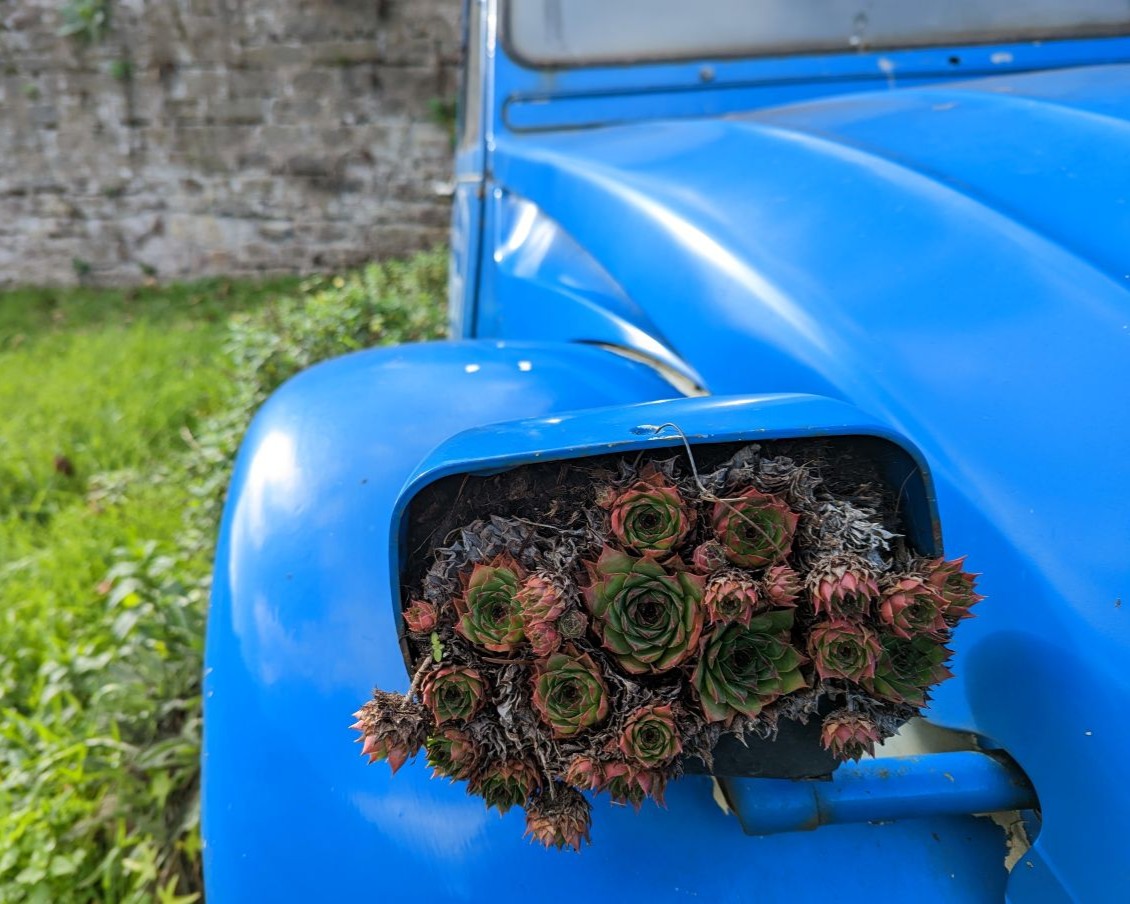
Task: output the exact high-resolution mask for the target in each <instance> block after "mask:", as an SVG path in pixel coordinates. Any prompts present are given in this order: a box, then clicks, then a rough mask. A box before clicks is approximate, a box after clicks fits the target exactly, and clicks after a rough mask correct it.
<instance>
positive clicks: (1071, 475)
mask: <svg viewBox="0 0 1130 904" xmlns="http://www.w3.org/2000/svg"><path fill="white" fill-rule="evenodd" d="M470 6H471V13H472V15H471V16H470V21H471V22H472V23H473V26H474V29H477V30H473V32H472V34H471V36H470V41H471V42H472V43H474V44H477V45H478V46H479V47H480V48H481V55H480V59H479V61H478V67H477V69H476V71H475V72H474V73H472V75H473V77H472V78H471V79H469V83H468V86H467V91H468V92H471V93H474V94H475V96H476V98H477V100H478V103H476V104H472V105H468V109H469V110H472V111H473V110H477V111H479V112H478V116H479V118H478V119H477V120H476V121H474V122H466V121H465V122H464V124H463V138H462V140H461V144H460V148H459V151H458V153H457V176H458V178H457V183H456V197H455V204H454V224H453V259H452V261H453V262H452V296H451V303H452V324H453V334H454V335H453V338H452V340H451V341H447V342H439V343H431V344H424V345H417V346H404V347H399V348H389V349H380V350H372V351H367V352H361V353H357V354H353V355H349V356H346V357H344V358H341V359H337V360H335V361H331V362H328V363H326V364H322V365H319V366H317V367H315V368H312V369H311V370H309V371H307V372H305V373H303V374H301V375H299V376H298V377H296V378H294V379H293V380H292V381H291V382H289V383H288V384H286V385H285V386H284V387H283V388H282V389H280V390H279V391H278V392H277V393H276V395H275V396H274V397H273V398H272V399H271V400H270V401H268V403H267V404H266V405H265V406H264V408H263V409H262V411H261V412H260V413H259V415H258V416H257V418H256V420H255V422H254V424H253V425H252V427H251V429H250V432H249V433H248V436H247V438H246V440H245V443H244V447H243V450H242V451H241V453H240V456H239V460H238V462H237V464H236V469H235V474H234V477H233V482H232V488H231V492H230V497H229V501H228V506H227V510H226V514H225V519H224V524H223V528H222V533H221V537H220V543H219V548H218V552H217V564H216V575H215V586H214V591H213V599H212V608H211V612H210V618H209V628H208V644H207V671H206V679H205V682H206V684H205V751H204V835H205V845H206V847H205V864H206V882H207V890H208V896H209V899H210V900H212V901H220V902H223V901H248V900H280V901H291V900H293V901H299V900H302V901H307V900H330V899H338V898H345V897H347V896H349V897H353V896H376V897H377V898H378V899H382V898H388V899H400V898H422V899H427V900H438V901H485V900H492V901H511V900H513V901H519V900H529V899H536V900H540V901H545V902H550V901H577V900H606V899H607V900H612V899H616V900H620V901H648V902H656V901H668V900H680V899H682V898H684V897H688V898H691V897H700V898H703V899H709V900H714V901H739V900H754V899H756V900H765V901H786V900H788V901H810V900H811V901H817V900H820V901H824V900H836V901H863V900H869V899H872V898H875V897H878V896H883V897H889V896H890V895H892V894H894V895H897V896H900V897H901V896H902V895H903V894H913V895H914V896H915V897H916V898H917V899H919V900H922V901H982V900H984V901H999V900H1002V899H1003V898H1005V897H1007V898H1008V899H1009V900H1012V901H1017V902H1021V901H1023V902H1036V901H1039V902H1043V901H1048V902H1052V901H1070V900H1075V901H1085V902H1103V901H1122V900H1126V899H1127V898H1128V897H1130V855H1128V854H1127V852H1126V839H1127V838H1128V837H1130V783H1128V782H1127V780H1126V774H1125V770H1124V769H1123V768H1122V757H1123V755H1125V751H1126V750H1127V749H1130V723H1128V720H1127V719H1126V714H1127V711H1128V709H1130V668H1128V667H1127V663H1128V662H1130V404H1128V403H1127V393H1128V391H1130V294H1128V292H1130V40H1128V39H1126V38H1117V37H1112V38H1091V39H1086V40H1080V39H1073V40H1062V41H1045V42H1029V43H1015V44H996V45H991V46H956V47H935V48H920V49H913V50H901V51H900V50H894V51H886V52H883V53H877V52H875V53H852V54H850V55H849V54H839V55H835V54H833V55H824V56H808V57H779V58H766V59H744V60H743V59H715V60H696V61H693V62H667V63H644V64H639V65H634V66H589V67H582V68H578V69H576V70H564V71H557V70H554V71H552V72H547V71H545V70H537V69H534V68H531V67H529V66H527V65H523V64H522V63H520V62H518V61H517V60H516V59H514V57H513V55H512V54H511V53H510V52H509V50H508V47H507V45H506V42H505V41H502V40H498V39H497V36H498V31H499V23H498V20H497V18H496V15H495V13H496V9H495V4H494V3H478V2H473V3H471V4H470ZM955 61H956V62H955ZM707 74H708V75H709V78H707V77H706V76H707ZM669 399H679V400H681V401H677V402H670V403H666V402H665V403H663V404H660V405H658V406H656V405H655V403H656V402H658V401H660V400H669ZM672 406H674V407H672ZM577 412H588V414H587V415H582V414H578V413H577ZM668 421H673V422H676V423H679V424H680V425H684V424H685V425H690V426H688V427H686V429H687V432H688V433H690V434H693V436H694V437H696V438H702V439H717V440H723V439H724V440H732V439H756V438H759V437H763V438H773V437H798V436H822V435H845V434H847V435H869V436H878V437H882V438H884V439H886V440H889V441H890V442H892V443H895V444H897V445H898V446H900V447H901V448H903V449H904V450H906V454H907V456H909V458H910V459H912V460H913V461H914V462H916V463H917V465H918V467H919V471H920V474H921V475H923V479H924V480H925V484H924V486H926V487H927V490H926V491H924V492H926V495H927V496H928V497H929V498H926V496H924V497H923V500H922V504H923V505H927V506H929V507H930V511H931V512H934V511H936V517H937V523H939V524H940V527H941V532H942V538H944V545H945V550H946V553H947V554H949V555H960V554H965V553H967V554H968V555H969V559H968V563H969V565H970V567H971V568H972V569H973V570H974V571H978V572H982V573H983V578H982V579H981V582H980V589H981V590H982V591H983V592H984V593H985V594H986V595H987V597H988V600H987V601H986V602H985V603H983V604H982V605H981V606H979V607H978V610H979V611H978V613H977V614H978V617H977V618H975V619H973V620H971V621H969V622H967V623H965V624H963V625H962V627H961V628H960V630H959V631H958V632H957V634H956V638H955V648H956V657H955V660H954V664H953V670H954V672H955V675H956V677H955V678H954V679H953V680H951V681H949V682H947V683H945V684H943V685H942V686H941V687H940V688H939V689H938V691H937V693H936V695H935V698H934V701H933V703H932V705H931V707H930V709H929V710H928V712H927V714H926V715H927V717H928V718H929V719H930V720H931V721H933V722H935V723H937V724H939V725H942V726H945V727H948V728H952V729H957V730H960V731H964V732H971V733H974V734H975V735H977V736H978V737H979V738H980V739H981V742H982V745H983V746H986V747H992V748H997V749H1000V750H1002V751H1004V752H1006V753H1007V755H1008V756H1009V757H1010V758H1011V759H1012V760H1013V761H1015V763H1016V764H1018V766H1019V767H1020V768H1021V769H1022V770H1023V772H1024V773H1025V774H1026V775H1027V777H1028V779H1029V780H1030V781H1031V783H1032V785H1033V786H1034V788H1035V791H1036V794H1037V795H1038V798H1039V817H1040V818H1039V826H1038V834H1037V835H1036V836H1035V838H1034V843H1033V844H1032V847H1031V848H1030V849H1029V850H1028V851H1027V852H1026V853H1025V854H1024V855H1023V857H1022V858H1021V859H1020V861H1019V862H1018V863H1017V864H1016V865H1015V866H1013V868H1012V870H1011V872H1009V871H1008V870H1006V868H1005V865H1004V856H1005V843H1004V837H1003V834H1002V832H1001V830H1000V828H998V826H997V825H996V824H994V823H992V822H990V821H989V820H987V819H985V818H979V817H974V816H972V815H938V814H936V813H934V814H931V813H928V812H925V811H924V812H923V813H922V814H921V815H915V814H913V813H911V814H909V815H908V816H907V817H906V818H903V819H900V820H898V821H895V822H888V823H884V824H867V823H862V824H848V825H832V826H825V827H823V828H820V829H818V830H816V831H812V832H787V833H782V834H775V835H771V836H766V837H750V836H747V835H745V834H743V833H742V831H741V827H740V826H739V824H738V822H737V821H736V820H735V819H734V818H733V817H732V816H728V815H726V814H725V813H724V812H723V811H722V809H720V808H719V807H718V806H717V805H716V804H715V802H714V800H713V799H712V789H711V782H710V779H709V778H708V777H701V776H688V777H686V778H684V779H682V780H680V781H678V782H676V783H675V784H674V785H673V786H672V787H671V789H670V790H669V792H668V804H667V807H666V809H660V808H658V807H655V806H654V805H651V804H648V805H646V806H645V807H644V808H643V810H642V811H641V812H640V813H638V814H637V813H634V812H632V811H631V810H630V809H625V808H620V807H615V806H613V805H611V804H609V803H608V802H607V801H606V799H599V798H598V799H597V800H596V801H595V806H596V807H597V808H598V809H599V810H600V811H601V812H600V813H599V814H598V818H597V819H596V820H595V823H596V829H595V830H594V836H593V844H592V846H591V847H589V848H586V849H585V850H584V851H583V852H582V853H581V854H579V855H571V854H569V855H567V854H561V853H557V852H546V851H544V850H542V849H541V848H540V847H533V846H531V845H529V844H527V843H526V842H525V841H523V840H522V839H521V834H522V831H521V829H522V823H521V819H522V817H521V814H520V813H518V812H517V811H512V812H511V813H509V814H507V815H506V816H505V817H498V816H496V815H494V814H492V813H488V812H487V811H486V810H485V809H484V808H483V806H482V803H481V801H479V800H478V799H475V798H471V797H468V796H467V795H466V794H465V791H464V789H463V788H462V787H461V786H457V785H449V784H447V783H445V782H441V781H436V780H432V779H430V778H429V772H428V769H427V767H426V765H425V764H423V763H422V762H420V761H417V762H415V763H412V764H409V765H408V766H406V767H405V768H404V769H403V770H401V772H400V773H398V774H397V776H396V777H395V779H392V778H391V777H390V775H389V771H388V769H387V768H385V767H383V766H379V767H374V768H363V767H362V763H363V761H362V760H360V759H358V756H357V750H358V748H356V747H355V746H353V745H352V744H351V741H352V737H351V734H350V732H349V731H348V730H347V727H346V726H348V724H349V722H350V721H351V720H350V713H351V712H352V711H353V710H355V709H356V708H357V706H358V704H359V703H360V702H361V701H363V700H364V699H365V698H366V696H367V695H368V693H369V692H370V690H371V689H372V687H373V686H374V685H379V686H381V687H383V688H387V689H400V690H403V689H405V688H406V687H407V685H408V675H407V673H406V671H405V666H404V662H403V658H402V654H401V649H400V646H399V638H398V614H397V612H398V610H397V608H396V606H397V605H398V604H397V603H394V600H396V599H397V597H396V587H397V563H398V556H399V543H400V540H401V534H400V514H401V513H402V511H403V509H404V506H405V504H406V501H407V500H408V499H410V498H411V495H412V493H413V492H414V488H416V487H419V486H421V485H424V484H426V483H427V482H428V481H429V480H432V479H435V477H436V476H437V475H440V474H445V473H453V472H454V473H458V472H460V471H463V472H470V471H475V470H481V469H483V468H486V467H491V468H497V467H502V466H507V465H511V464H516V463H521V462H528V461H535V460H542V459H545V458H553V457H558V458H564V457H570V456H574V455H581V454H585V453H586V452H589V451H592V450H594V449H596V448H598V447H607V448H640V447H644V446H646V445H649V444H653V443H660V444H665V445H674V444H676V443H678V442H679V440H678V438H677V437H675V436H673V435H670V434H668V435H663V436H656V435H654V434H650V435H645V434H646V431H643V432H641V431H638V430H637V431H636V432H633V431H632V429H631V428H632V425H658V424H662V423H665V422H668ZM504 422H521V423H504ZM935 507H936V508H935ZM1124 602H1125V603H1126V605H1123V603H1124Z"/></svg>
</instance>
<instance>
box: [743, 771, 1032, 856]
mask: <svg viewBox="0 0 1130 904" xmlns="http://www.w3.org/2000/svg"><path fill="white" fill-rule="evenodd" d="M721 783H722V786H723V788H724V789H725V793H726V798H727V801H728V802H729V803H730V805H731V806H732V807H733V808H734V812H735V813H736V814H737V816H738V821H739V822H740V823H741V824H742V829H743V830H744V831H745V832H746V833H747V834H749V835H775V834H778V833H780V832H801V831H809V830H812V829H816V828H819V827H820V826H829V825H837V824H840V823H856V822H892V821H894V820H898V819H915V818H922V817H925V816H960V815H964V814H969V813H996V812H999V811H1002V810H1033V809H1035V808H1036V807H1037V806H1038V801H1037V800H1036V794H1035V791H1033V789H1032V786H1031V785H1030V784H1029V783H1028V780H1027V778H1026V777H1025V776H1024V773H1022V772H1021V771H1020V770H1019V769H1018V768H1017V767H1016V766H1015V765H1014V764H1012V763H1010V762H1008V761H1003V760H999V759H995V758H993V757H991V756H989V755H988V754H985V753H977V752H974V751H961V752H957V753H932V754H926V755H923V756H906V757H884V758H881V759H875V760H862V761H861V762H858V763H849V764H845V765H843V766H841V767H840V768H839V769H838V770H836V772H835V773H834V774H833V775H832V779H831V781H802V782H794V781H785V780H781V779H770V778H729V779H722V780H721Z"/></svg>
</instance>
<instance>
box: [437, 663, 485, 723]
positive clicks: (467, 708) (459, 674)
mask: <svg viewBox="0 0 1130 904" xmlns="http://www.w3.org/2000/svg"><path fill="white" fill-rule="evenodd" d="M485 692H486V685H485V684H484V682H483V676H482V675H481V674H480V673H479V671H478V669H472V668H467V667H466V666H458V665H453V666H443V667H442V668H439V669H436V670H435V671H434V672H431V673H429V674H428V675H427V676H426V677H425V678H424V684H423V694H424V705H425V706H427V707H428V708H429V709H431V711H432V714H433V715H434V716H435V720H436V723H437V724H442V723H444V722H450V721H453V720H455V721H463V722H467V721H470V720H471V719H472V718H474V716H475V713H477V712H478V711H479V707H480V706H481V705H482V703H483V697H484V695H485Z"/></svg>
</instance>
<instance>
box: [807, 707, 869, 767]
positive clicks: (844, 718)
mask: <svg viewBox="0 0 1130 904" xmlns="http://www.w3.org/2000/svg"><path fill="white" fill-rule="evenodd" d="M879 740H880V735H879V727H878V726H877V725H876V724H875V722H874V721H873V720H872V719H870V718H868V717H867V716H866V715H864V714H863V713H858V712H851V711H850V710H847V709H838V710H836V711H835V712H832V713H828V715H827V716H825V717H824V724H823V725H822V726H821V729H820V743H821V744H823V745H824V748H825V749H826V750H827V751H828V752H829V753H831V754H832V756H834V757H836V759H839V760H857V761H858V760H859V759H860V757H862V756H863V755H864V754H867V755H869V756H874V755H875V745H876V744H877V743H878V742H879Z"/></svg>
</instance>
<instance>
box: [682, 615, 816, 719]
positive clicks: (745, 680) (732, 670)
mask: <svg viewBox="0 0 1130 904" xmlns="http://www.w3.org/2000/svg"><path fill="white" fill-rule="evenodd" d="M792 626H793V612H792V610H788V609H783V610H773V611H770V612H766V613H764V614H762V615H758V616H756V617H755V618H753V619H751V620H750V623H749V625H748V626H745V625H734V624H731V625H722V626H720V627H718V628H715V630H714V632H713V633H712V634H711V635H710V636H709V637H708V638H707V639H706V641H705V643H704V644H703V650H702V656H701V657H700V658H699V661H698V665H696V666H695V670H694V676H693V678H692V681H693V683H694V686H695V688H696V690H697V691H698V695H699V699H700V700H701V702H702V710H703V713H705V715H706V718H707V720H708V721H710V722H725V723H726V724H729V723H730V722H732V721H733V720H734V718H735V717H736V716H739V715H741V716H748V717H749V718H754V717H755V716H757V715H758V713H760V712H761V710H762V709H763V708H764V707H765V706H766V705H767V704H769V703H771V702H773V701H774V700H776V699H777V698H778V697H780V696H782V695H784V694H788V693H791V692H792V691H795V690H799V689H800V688H802V687H806V686H807V681H806V680H805V678H804V675H802V674H801V671H800V666H801V664H802V663H803V662H804V657H803V656H802V655H801V654H800V653H799V652H798V651H797V650H796V649H795V648H794V647H793V646H792V644H791V643H790V642H789V632H790V631H791V630H792Z"/></svg>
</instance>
